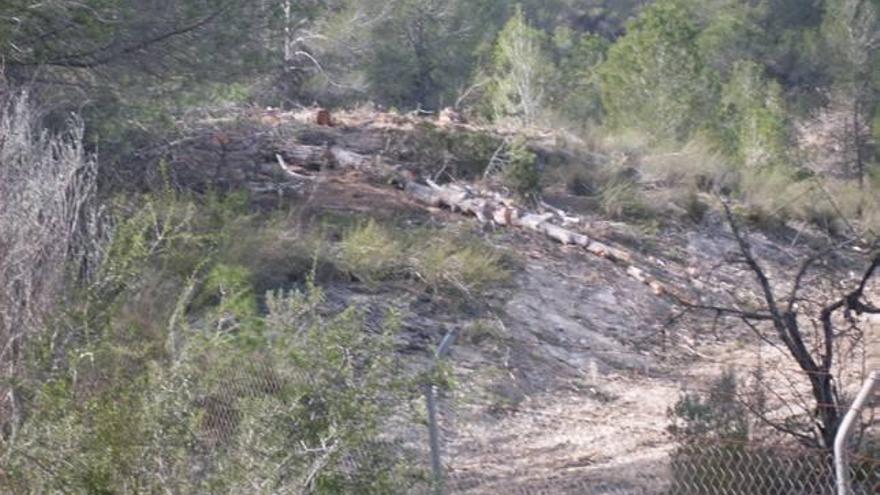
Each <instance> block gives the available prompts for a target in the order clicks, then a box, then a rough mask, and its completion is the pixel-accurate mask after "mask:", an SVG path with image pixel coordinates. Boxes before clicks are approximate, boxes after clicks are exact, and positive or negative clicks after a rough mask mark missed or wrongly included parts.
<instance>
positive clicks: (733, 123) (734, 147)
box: [716, 61, 789, 168]
mask: <svg viewBox="0 0 880 495" xmlns="http://www.w3.org/2000/svg"><path fill="white" fill-rule="evenodd" d="M786 115H787V112H786V109H785V102H784V99H783V97H782V88H781V87H780V85H779V84H778V83H776V82H775V81H768V80H767V79H765V78H764V68H763V67H762V66H760V65H758V64H757V63H755V62H751V61H738V62H736V63H734V64H733V67H732V70H731V75H730V79H729V80H728V81H727V83H726V84H725V85H724V87H723V88H722V91H721V105H720V109H719V115H718V117H717V124H716V129H718V131H719V136H720V141H721V143H722V146H723V147H724V149H725V150H726V151H727V152H728V153H729V154H730V155H731V156H735V157H737V158H738V159H739V161H740V163H741V164H742V165H743V166H745V167H747V168H758V167H768V166H779V165H784V164H786V163H787V162H788V156H787V151H786V150H787V148H788V142H789V126H788V121H787V118H786Z"/></svg>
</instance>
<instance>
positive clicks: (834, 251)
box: [681, 203, 880, 451]
mask: <svg viewBox="0 0 880 495" xmlns="http://www.w3.org/2000/svg"><path fill="white" fill-rule="evenodd" d="M724 209H725V213H726V218H727V222H728V225H729V226H730V230H731V233H732V235H733V238H734V240H735V242H736V246H737V251H738V258H737V259H738V261H739V262H740V263H742V264H743V265H744V266H745V267H746V268H747V269H748V271H749V272H750V273H751V275H752V276H754V278H755V281H756V282H757V290H758V295H759V298H758V299H759V301H760V302H759V303H758V304H757V306H756V307H751V306H747V307H743V306H736V305H724V304H717V305H716V304H707V303H703V302H700V303H694V302H691V301H684V300H682V301H681V302H682V304H683V305H684V306H685V307H686V308H689V309H695V310H703V311H710V312H713V313H715V314H716V315H717V316H718V317H731V318H736V319H739V320H740V321H742V322H743V323H744V324H745V325H746V326H747V327H748V328H749V329H750V330H751V331H752V332H753V333H754V334H755V335H756V337H757V338H759V339H760V340H761V341H762V342H764V343H768V344H770V345H774V346H777V347H778V348H779V349H780V350H781V351H783V352H785V353H786V354H787V356H788V357H789V358H790V359H791V360H792V361H793V363H794V364H795V365H796V366H797V368H798V370H800V373H801V376H802V378H803V379H804V380H805V381H806V382H807V383H809V387H810V392H811V396H812V411H807V412H808V413H809V414H810V415H811V416H813V418H806V419H807V420H805V421H800V422H789V421H787V422H782V421H779V420H778V419H776V418H772V417H769V416H768V415H765V414H763V413H762V412H761V411H756V410H754V409H753V410H752V412H753V413H755V414H757V415H759V417H760V419H761V421H762V423H764V424H767V425H770V426H772V427H773V428H775V429H776V430H777V431H780V432H783V433H785V434H788V435H790V436H792V437H794V438H796V439H798V440H800V441H802V442H803V443H805V444H807V445H810V446H813V447H819V448H822V449H826V450H828V451H830V450H831V449H833V445H834V437H835V435H836V434H837V430H838V427H839V426H840V421H841V419H842V415H843V411H844V409H845V398H844V397H842V396H841V393H840V389H839V386H840V379H841V378H842V377H841V376H839V375H838V374H837V373H836V372H835V365H836V364H837V363H836V358H837V357H839V356H840V355H841V354H842V353H843V352H846V350H847V349H846V347H845V345H844V343H845V342H847V341H851V340H852V339H856V338H857V335H856V334H857V333H861V329H860V325H861V323H860V321H859V319H858V318H857V317H858V315H861V314H880V307H878V306H876V305H875V304H874V303H872V302H871V301H869V300H868V299H867V298H866V294H865V293H866V289H867V287H868V283H869V282H870V281H871V279H872V278H873V277H874V275H875V274H876V272H877V270H878V269H880V254H874V255H873V256H872V257H871V259H870V261H869V263H868V266H867V268H866V269H865V270H864V272H863V273H862V275H861V276H860V277H858V278H857V279H855V280H854V281H853V282H851V283H849V284H848V285H844V284H842V283H841V282H840V281H839V277H837V276H834V273H833V272H831V271H829V270H828V268H822V267H823V266H825V263H826V262H827V261H828V260H829V259H830V258H833V257H834V256H835V255H838V254H839V253H840V251H841V250H842V249H843V248H844V247H847V246H850V245H852V244H853V243H855V242H856V241H857V238H851V239H846V240H844V241H843V242H841V243H837V244H832V245H830V246H828V247H826V248H824V249H819V250H817V251H815V252H814V253H813V254H810V255H808V256H806V257H805V258H804V259H803V260H802V261H801V262H800V264H799V266H798V267H797V270H796V271H795V272H794V273H793V274H792V276H791V279H790V284H789V287H787V290H786V291H783V290H782V289H780V288H779V287H778V284H779V280H775V281H771V279H770V278H769V276H768V272H767V270H766V269H765V268H764V266H763V264H762V263H761V262H760V261H759V259H758V258H757V257H756V255H755V251H754V249H753V248H752V244H751V242H750V240H749V235H748V233H747V232H746V231H744V230H743V229H742V227H741V225H740V223H739V222H738V221H737V219H736V217H735V215H734V213H733V212H732V210H731V208H730V206H729V205H728V204H727V203H724ZM823 274H824V275H826V276H828V277H829V278H831V279H832V280H833V282H832V283H831V284H830V285H829V286H828V287H829V290H828V292H827V293H826V295H825V296H824V297H820V298H819V300H817V298H816V297H810V296H807V295H805V294H803V292H804V289H805V287H807V286H808V284H822V283H823V277H822V275H823ZM790 419H796V418H790ZM799 419H800V420H804V419H805V418H799Z"/></svg>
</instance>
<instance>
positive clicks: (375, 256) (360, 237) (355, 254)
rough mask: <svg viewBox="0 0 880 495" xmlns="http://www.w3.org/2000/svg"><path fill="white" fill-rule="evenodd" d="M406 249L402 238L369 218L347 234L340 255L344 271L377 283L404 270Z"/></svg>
mask: <svg viewBox="0 0 880 495" xmlns="http://www.w3.org/2000/svg"><path fill="white" fill-rule="evenodd" d="M405 249H406V246H405V243H404V241H403V240H402V239H400V238H399V237H397V236H395V235H394V233H392V231H391V230H390V229H388V228H386V227H384V226H382V225H379V224H378V223H376V221H375V220H372V219H370V220H368V221H367V222H365V223H363V224H361V225H359V226H357V227H355V228H353V229H351V230H349V231H348V232H347V233H346V234H345V235H344V237H343V239H342V242H341V243H340V252H339V257H340V262H341V265H342V267H343V268H344V269H345V270H347V271H348V272H349V273H351V274H352V275H354V276H355V277H357V278H358V279H360V280H362V281H364V282H367V283H370V284H375V283H376V282H379V281H382V280H385V279H388V278H390V277H392V276H394V275H395V274H396V273H401V272H402V271H403V268H404V266H405V263H406V257H405V254H404V253H405Z"/></svg>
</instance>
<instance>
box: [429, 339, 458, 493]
mask: <svg viewBox="0 0 880 495" xmlns="http://www.w3.org/2000/svg"><path fill="white" fill-rule="evenodd" d="M456 334H457V330H455V329H453V330H450V331H449V333H447V334H446V335H445V336H444V337H443V340H441V341H440V345H438V346H437V350H436V351H435V352H434V361H433V362H432V363H431V373H432V374H433V372H434V371H435V370H436V369H437V366H438V365H439V364H440V360H442V359H443V357H444V356H446V354H448V353H449V349H450V348H451V347H452V344H453V343H454V342H455V337H456ZM436 388H437V387H435V386H434V384H433V383H426V384H425V403H426V405H427V408H428V435H429V442H430V445H431V469H432V470H433V472H434V494H435V495H443V494H444V493H446V487H445V481H446V480H445V476H444V473H443V459H442V457H441V454H440V427H439V425H438V422H437V402H436V396H435V391H436Z"/></svg>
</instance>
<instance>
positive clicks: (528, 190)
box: [504, 139, 541, 200]
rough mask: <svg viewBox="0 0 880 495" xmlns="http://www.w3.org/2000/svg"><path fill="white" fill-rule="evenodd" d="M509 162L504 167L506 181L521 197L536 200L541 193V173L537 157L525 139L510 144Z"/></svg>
mask: <svg viewBox="0 0 880 495" xmlns="http://www.w3.org/2000/svg"><path fill="white" fill-rule="evenodd" d="M508 160H509V161H508V163H507V164H506V165H505V167H504V182H505V184H506V185H507V186H508V187H510V188H511V189H513V191H514V192H515V193H516V194H518V195H519V196H520V197H522V198H525V199H530V200H535V199H537V197H538V196H539V195H540V194H541V173H540V172H539V171H538V162H537V157H536V156H535V154H534V153H532V152H531V151H530V150H529V149H528V147H527V146H526V143H525V142H524V141H523V140H519V139H518V140H515V141H514V142H513V143H511V145H510V150H509V152H508Z"/></svg>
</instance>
